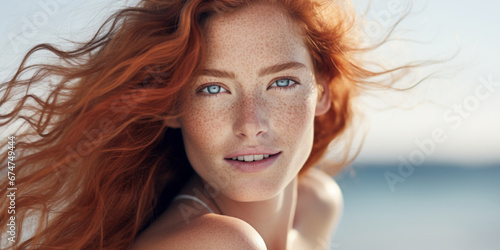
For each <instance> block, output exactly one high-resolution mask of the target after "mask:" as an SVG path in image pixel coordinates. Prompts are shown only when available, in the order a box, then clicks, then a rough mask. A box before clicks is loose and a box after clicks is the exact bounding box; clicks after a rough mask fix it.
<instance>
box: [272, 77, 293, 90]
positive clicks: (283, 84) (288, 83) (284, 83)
mask: <svg viewBox="0 0 500 250" xmlns="http://www.w3.org/2000/svg"><path fill="white" fill-rule="evenodd" d="M294 84H297V82H295V81H294V80H291V79H279V80H276V81H275V82H274V83H273V84H271V87H283V88H286V87H289V86H291V85H294Z"/></svg>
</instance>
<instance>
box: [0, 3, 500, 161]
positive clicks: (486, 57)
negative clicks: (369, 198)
mask: <svg viewBox="0 0 500 250" xmlns="http://www.w3.org/2000/svg"><path fill="white" fill-rule="evenodd" d="M367 2H368V1H366V0H355V1H354V5H355V7H356V9H357V10H358V11H364V9H365V7H366V5H367ZM407 3H408V1H405V0H391V1H381V0H379V1H377V0H373V1H372V5H371V8H370V11H368V14H367V16H366V23H367V24H368V25H366V27H369V28H371V29H367V28H366V27H365V29H364V30H362V32H361V33H362V35H363V36H364V37H363V38H364V39H365V40H364V41H374V40H377V39H379V38H380V37H382V34H383V29H384V28H387V27H390V25H391V24H392V23H394V22H395V21H397V20H398V19H399V17H401V13H404V12H401V11H400V10H402V9H403V10H404V8H401V6H403V7H404V6H406V5H407ZM126 4H127V1H109V0H107V1H97V0H89V1H83V0H73V1H70V0H31V1H24V3H23V5H20V4H18V3H15V2H14V1H5V2H4V3H3V4H2V5H3V8H2V9H0V16H2V21H1V22H0V34H1V36H0V76H1V78H2V79H5V78H6V77H7V76H9V75H11V74H12V70H13V69H14V68H15V67H16V65H17V64H18V63H19V62H20V59H21V57H22V55H23V54H24V53H26V52H27V50H28V49H29V48H30V47H31V46H33V45H35V44H38V43H42V42H50V43H54V42H55V43H61V42H62V41H63V40H62V39H63V38H66V39H69V40H80V41H82V40H86V38H88V37H89V35H90V34H91V33H92V32H93V31H95V30H96V28H97V27H98V26H99V24H100V23H101V22H102V21H103V20H104V19H105V18H106V17H107V16H108V15H109V13H111V12H112V11H113V10H115V9H117V8H119V7H120V6H123V5H126ZM398 6H399V7H400V8H398ZM498 10H500V2H497V1H493V0H488V1H484V0H483V1H477V2H470V1H457V0H455V1H452V0H442V1H422V0H415V1H414V4H413V8H412V10H411V12H410V14H409V15H408V16H407V17H406V18H404V19H403V21H402V22H401V23H400V24H399V26H398V28H397V29H396V31H395V32H394V33H393V38H394V39H395V41H393V42H390V43H387V44H386V45H384V46H383V47H382V48H381V49H380V50H378V51H376V52H374V53H373V55H370V59H373V60H374V61H377V62H379V63H382V64H384V65H387V66H389V67H390V66H397V65H401V64H404V63H409V62H412V61H418V60H445V59H447V58H450V57H451V56H453V55H454V54H456V56H455V57H453V58H452V59H450V60H447V61H445V62H441V63H438V64H434V65H432V66H427V67H423V68H421V69H418V70H415V71H411V72H410V73H409V74H408V75H407V76H406V77H405V78H403V79H402V81H401V82H400V83H399V84H400V85H397V86H401V87H403V86H409V84H412V83H415V82H417V81H418V80H419V79H421V78H422V77H424V76H425V75H428V74H430V73H434V74H433V77H432V78H431V79H428V80H426V81H424V82H422V83H421V84H419V85H418V86H417V87H416V88H413V89H412V90H410V91H405V92H399V91H382V90H371V91H367V92H366V93H363V94H362V95H361V96H360V97H359V99H358V100H357V103H359V104H358V105H359V109H360V110H361V111H362V112H363V113H364V114H365V115H364V118H363V119H362V120H361V121H360V122H359V124H358V125H357V126H356V127H354V129H353V134H354V135H355V141H360V140H361V138H363V135H365V137H364V138H365V139H364V143H363V144H362V147H361V151H360V154H359V156H358V158H357V160H356V161H357V162H360V163H363V162H388V163H397V162H401V161H404V160H407V161H410V162H413V163H415V165H418V164H422V163H424V162H430V161H446V162H453V163H462V164H466V165H468V166H472V167H473V166H476V165H477V166H479V165H481V164H483V163H491V162H500V112H499V111H500V71H499V70H498V69H500V59H499V58H500V49H499V47H498V44H499V42H500V32H498V31H497V28H496V27H495V26H498V24H500V16H499V15H498V14H497V13H496V11H498ZM398 39H399V40H398ZM457 52H458V53H457ZM341 146H343V145H341ZM331 157H336V155H335V154H332V155H331Z"/></svg>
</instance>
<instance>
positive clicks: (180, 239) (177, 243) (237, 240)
mask: <svg viewBox="0 0 500 250" xmlns="http://www.w3.org/2000/svg"><path fill="white" fill-rule="evenodd" d="M183 224H184V223H183ZM131 249H132V250H136V249H151V250H162V249H207V250H209V249H214V250H215V249H217V250H219V249H221V250H223V249H228V250H229V249H249V250H264V249H267V248H266V245H265V243H264V240H263V239H262V237H261V236H260V235H259V233H257V231H256V230H255V229H254V228H253V227H252V226H250V225H249V224H248V223H246V222H245V221H243V220H240V219H237V218H233V217H229V216H221V215H215V214H205V215H203V216H201V217H199V218H197V219H195V220H192V221H191V222H190V223H189V224H187V225H186V224H184V225H179V226H178V227H177V228H175V229H173V230H167V231H164V232H162V233H161V234H157V235H149V236H148V238H144V239H140V240H139V241H138V242H136V243H135V245H134V246H133V247H132V248H131Z"/></svg>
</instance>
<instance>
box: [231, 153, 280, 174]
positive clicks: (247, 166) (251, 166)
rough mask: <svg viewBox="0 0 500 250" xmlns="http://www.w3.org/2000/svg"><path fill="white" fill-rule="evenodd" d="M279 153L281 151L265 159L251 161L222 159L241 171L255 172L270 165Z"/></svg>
mask: <svg viewBox="0 0 500 250" xmlns="http://www.w3.org/2000/svg"><path fill="white" fill-rule="evenodd" d="M280 155H281V152H279V153H278V154H275V155H273V156H269V157H268V158H266V159H263V160H260V161H251V162H242V161H233V160H228V159H224V160H225V161H226V162H227V163H229V165H231V166H233V167H235V168H237V169H238V170H240V171H241V172H244V173H256V172H260V171H262V170H264V169H266V168H268V167H269V166H271V165H272V164H273V163H274V162H275V161H276V159H278V157H279V156H280Z"/></svg>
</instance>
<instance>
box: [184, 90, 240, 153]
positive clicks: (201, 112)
mask: <svg viewBox="0 0 500 250" xmlns="http://www.w3.org/2000/svg"><path fill="white" fill-rule="evenodd" d="M210 98H216V97H210ZM231 112H232V108H230V107H229V108H228V107H227V106H224V105H217V104H214V103H212V104H210V103H207V102H199V103H193V104H191V105H190V106H189V107H188V109H187V112H186V114H185V115H184V116H183V117H182V119H181V126H182V133H183V136H184V137H185V139H187V141H185V142H186V146H191V147H192V146H195V147H196V148H198V149H199V150H207V149H210V148H213V146H214V143H217V139H219V140H220V139H221V137H222V135H224V128H226V127H227V123H228V122H229V118H230V114H231ZM226 133H227V132H226ZM188 144H189V145H188Z"/></svg>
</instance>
